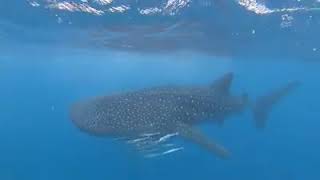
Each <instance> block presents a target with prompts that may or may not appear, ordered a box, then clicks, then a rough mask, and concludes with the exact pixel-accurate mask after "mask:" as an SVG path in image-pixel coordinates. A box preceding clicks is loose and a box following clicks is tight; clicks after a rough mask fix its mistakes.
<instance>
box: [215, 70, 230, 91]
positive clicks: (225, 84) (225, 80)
mask: <svg viewBox="0 0 320 180" xmlns="http://www.w3.org/2000/svg"><path fill="white" fill-rule="evenodd" d="M232 80H233V73H232V72H229V73H226V74H224V75H223V76H222V77H220V78H219V79H217V80H215V81H214V82H213V83H212V85H211V88H212V89H213V90H214V91H216V92H219V93H221V94H224V95H228V94H229V91H230V87H231V83H232Z"/></svg>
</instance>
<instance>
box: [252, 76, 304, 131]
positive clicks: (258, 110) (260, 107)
mask: <svg viewBox="0 0 320 180" xmlns="http://www.w3.org/2000/svg"><path fill="white" fill-rule="evenodd" d="M299 84H300V83H299V82H298V81H293V82H290V83H288V84H287V85H285V86H284V87H281V88H278V89H275V90H273V91H272V92H270V93H268V94H266V95H264V96H261V97H259V98H258V99H257V100H256V102H255V104H254V106H253V116H254V120H255V123H256V126H257V128H264V127H265V124H266V121H267V118H268V114H269V112H270V111H271V109H272V107H273V105H274V104H276V103H277V102H279V100H280V99H282V98H283V97H284V96H286V95H287V94H288V93H290V92H291V91H292V90H294V89H296V88H297V87H298V86H299Z"/></svg>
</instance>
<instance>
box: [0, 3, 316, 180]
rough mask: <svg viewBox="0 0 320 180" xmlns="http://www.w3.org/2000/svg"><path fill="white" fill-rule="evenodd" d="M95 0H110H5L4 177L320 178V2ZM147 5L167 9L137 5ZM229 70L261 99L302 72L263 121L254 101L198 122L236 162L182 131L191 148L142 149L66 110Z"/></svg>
mask: <svg viewBox="0 0 320 180" xmlns="http://www.w3.org/2000/svg"><path fill="white" fill-rule="evenodd" d="M0 2H1V1H0ZM66 2H67V3H68V4H60V5H59V3H66ZM97 2H100V3H103V2H105V3H107V2H109V1H48V0H43V1H40V0H39V1H23V2H22V1H18V0H17V1H4V2H1V3H0V41H1V42H0V82H1V88H0V97H1V101H0V105H1V106H0V107H1V110H0V142H1V145H0V147H1V157H0V179H1V180H2V179H3V180H16V179H32V180H38V179H39V180H43V179H48V180H53V179H78V180H88V179H90V180H91V179H94V180H103V179H119V180H122V179H134V180H147V179H148V180H149V179H152V180H158V179H159V180H160V179H185V180H189V179H204V180H206V179H226V180H232V179H261V180H270V179H272V180H278V179H279V180H283V179H290V180H295V179H296V180H300V179H319V178H320V175H319V173H318V171H319V169H320V166H319V163H320V156H319V153H318V152H319V151H320V142H319V137H320V134H319V129H320V123H319V117H320V111H319V105H317V103H318V102H319V100H320V98H319V95H318V94H317V93H318V92H320V78H319V77H320V73H319V68H320V64H319V56H320V54H319V52H320V46H319V40H320V39H319V36H318V32H319V30H320V26H319V24H320V19H319V15H320V14H319V12H318V10H317V8H318V7H320V4H319V2H317V1H308V2H297V1H289V0H287V1H283V3H279V2H278V1H274V0H273V1H271V0H270V1H267V0H265V1H250V0H249V1H241V0H240V1H228V2H223V1H218V0H216V1H214V0H212V1H211V0H203V1H201V0H198V1H195V0H194V1H192V0H177V1H161V3H160V1H135V2H136V3H133V1H125V0H123V1H120V0H119V1H117V0H114V1H113V2H111V1H110V3H107V4H105V5H102V4H97ZM170 2H171V3H172V4H170ZM241 2H243V3H244V4H245V3H247V5H241ZM254 2H256V3H258V4H255V3H254ZM95 3H96V4H95ZM184 4H186V5H184ZM57 5H59V6H57ZM80 5H82V6H80ZM120 6H121V7H122V8H123V9H125V10H124V12H117V11H116V12H112V11H111V10H112V8H117V7H120ZM262 6H263V7H265V8H267V7H269V8H268V10H269V11H267V10H266V9H264V11H262V10H261V7H262ZM56 7H67V8H64V9H63V8H56ZM80 7H83V8H80ZM89 7H91V8H95V9H96V10H97V12H100V11H98V10H101V11H103V12H104V14H102V15H95V14H94V12H95V11H93V10H92V9H91V11H89V12H88V9H90V8H89ZM126 7H130V9H128V8H126ZM147 7H158V9H159V10H157V12H158V11H160V12H158V13H159V14H156V15H154V14H152V15H149V14H147V15H146V14H143V13H141V11H136V10H137V9H139V10H141V9H148V8H147ZM254 7H256V8H254ZM72 9H73V10H72ZM118 9H119V8H118ZM120 9H121V8H120ZM126 9H128V10H126ZM253 9H256V10H253ZM262 9H263V8H262ZM153 10H154V9H153ZM143 12H149V11H143ZM261 12H267V13H265V14H263V13H261ZM139 13H140V14H139ZM226 72H234V74H235V79H234V82H233V84H232V88H231V92H232V93H233V94H236V95H240V94H242V93H243V92H247V93H248V95H249V97H250V98H253V99H254V98H256V97H259V96H260V95H263V94H266V93H268V92H269V91H270V90H271V89H273V88H277V87H281V86H282V85H283V84H285V83H287V82H289V81H294V80H298V81H300V82H301V86H300V87H299V88H297V89H296V90H295V91H294V92H292V93H290V94H289V95H288V96H287V97H285V98H284V99H283V100H281V102H279V103H278V104H276V105H275V107H274V108H273V109H272V111H271V113H270V115H269V119H268V122H267V126H266V128H265V129H257V128H256V127H255V125H254V122H253V120H252V119H253V118H252V112H251V111H250V109H248V110H246V111H245V112H243V113H242V114H237V115H235V116H232V117H230V118H228V119H227V120H226V122H225V123H224V125H223V126H219V125H216V124H205V125H199V129H201V131H203V133H204V134H206V136H208V137H209V138H210V139H215V140H217V141H218V142H219V143H221V144H222V145H223V146H225V147H226V148H227V149H228V150H230V151H231V153H232V154H231V157H230V158H229V159H227V160H223V159H219V158H218V157H217V156H215V155H213V154H211V153H209V152H207V151H206V150H205V149H203V148H201V147H199V146H197V145H196V144H193V143H189V142H184V141H179V138H177V141H178V142H176V143H178V144H179V145H181V146H183V147H184V149H183V150H182V151H179V152H176V153H172V154H167V155H163V156H159V157H155V158H145V157H143V156H142V155H141V154H140V153H138V152H136V151H135V150H134V149H133V148H130V147H129V146H128V145H126V144H125V143H123V142H121V141H116V140H114V139H112V138H101V137H95V136H90V135H88V134H86V133H83V132H81V131H80V130H79V129H78V128H77V127H76V126H75V125H74V124H73V123H72V121H71V120H70V117H69V109H70V106H71V105H72V103H74V102H75V101H77V100H79V99H85V98H88V97H92V96H97V95H108V94H112V93H114V92H122V91H131V90H138V89H141V88H146V87H154V86H162V85H163V86H164V85H168V84H177V85H206V84H210V83H212V82H213V81H214V80H215V79H216V78H218V77H219V76H221V75H222V74H224V73H226Z"/></svg>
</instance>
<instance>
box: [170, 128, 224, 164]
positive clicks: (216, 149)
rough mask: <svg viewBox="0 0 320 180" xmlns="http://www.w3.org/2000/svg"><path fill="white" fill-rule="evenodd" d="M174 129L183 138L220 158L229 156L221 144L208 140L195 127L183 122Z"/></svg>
mask: <svg viewBox="0 0 320 180" xmlns="http://www.w3.org/2000/svg"><path fill="white" fill-rule="evenodd" d="M176 130H177V132H178V133H179V135H180V136H182V137H183V138H185V139H187V140H190V141H192V142H194V143H196V144H198V145H200V146H202V147H204V148H205V149H207V150H209V151H210V152H212V153H214V154H216V155H218V156H219V157H220V158H223V159H226V158H228V157H229V154H230V153H229V152H228V150H226V149H225V148H224V147H223V146H221V145H219V144H218V143H216V142H214V141H212V140H209V139H208V138H207V137H206V136H204V135H203V134H202V133H201V132H200V131H198V130H197V129H195V128H193V127H191V126H189V125H187V124H184V123H178V124H177V129H176Z"/></svg>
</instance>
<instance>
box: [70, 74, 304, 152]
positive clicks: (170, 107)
mask: <svg viewBox="0 0 320 180" xmlns="http://www.w3.org/2000/svg"><path fill="white" fill-rule="evenodd" d="M233 78H234V74H233V73H232V72H228V73H226V74H224V75H223V76H222V77H220V78H218V79H216V80H214V81H213V82H212V83H211V84H210V85H206V86H196V87H195V86H161V87H152V88H145V89H140V90H135V91H130V92H123V93H116V94H111V95H106V96H98V97H92V98H89V99H87V100H83V101H78V102H75V103H74V104H72V106H71V108H70V118H71V120H72V122H73V123H74V124H75V126H76V127H78V128H79V129H80V130H81V131H83V132H86V133H88V134H90V135H94V136H101V137H114V138H123V139H125V140H126V142H129V143H131V144H135V146H136V147H137V148H138V149H140V150H141V149H142V150H144V151H152V150H153V149H154V147H157V146H160V144H161V145H166V146H169V145H170V144H164V143H163V142H165V141H166V140H167V139H169V138H170V137H173V136H178V137H181V138H182V139H184V140H187V141H190V142H192V143H195V144H197V145H199V146H201V147H203V148H204V149H206V150H208V151H209V152H212V153H213V154H215V155H217V156H218V157H221V158H228V157H229V156H230V152H229V151H228V150H227V149H226V148H225V147H224V146H222V145H221V144H220V143H218V142H216V141H215V140H213V139H210V138H208V137H207V136H206V135H205V134H204V133H202V132H201V130H200V129H198V128H197V127H196V126H197V125H198V124H201V123H203V122H213V123H217V124H222V123H223V122H224V121H225V120H226V119H227V118H228V117H229V116H231V115H234V114H238V113H241V112H243V111H245V110H246V109H247V108H249V109H252V111H253V118H254V120H255V122H256V125H257V127H258V128H263V127H265V124H266V119H267V115H268V114H269V112H270V111H271V109H272V107H273V106H274V104H276V103H277V102H279V100H280V99H282V98H283V97H284V96H286V95H287V94H288V93H289V92H291V91H292V90H293V89H295V88H296V87H297V86H298V85H299V82H297V81H292V82H289V83H287V84H286V85H284V86H283V87H280V88H277V89H274V90H272V91H271V92H269V93H268V94H267V95H264V96H261V97H258V98H257V99H256V101H255V102H251V101H250V100H249V97H248V95H247V94H246V93H243V94H241V95H232V94H231V93H230V86H231V84H232V80H233ZM180 149H182V148H172V149H170V150H168V151H166V152H164V153H169V152H173V151H176V150H180Z"/></svg>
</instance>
